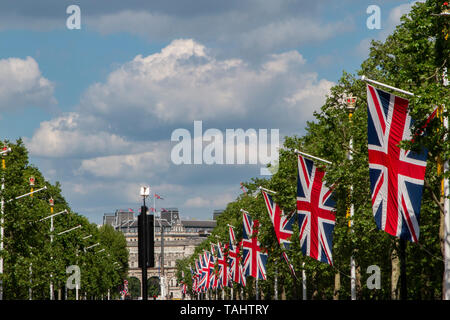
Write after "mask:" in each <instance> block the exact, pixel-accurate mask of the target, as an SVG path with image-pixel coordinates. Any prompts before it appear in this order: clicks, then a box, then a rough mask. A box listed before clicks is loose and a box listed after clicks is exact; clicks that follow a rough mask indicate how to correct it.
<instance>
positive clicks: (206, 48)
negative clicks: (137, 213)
mask: <svg viewBox="0 0 450 320" xmlns="http://www.w3.org/2000/svg"><path fill="white" fill-rule="evenodd" d="M71 4H77V5H79V7H80V9H81V30H69V29H67V28H66V19H67V18H68V17H69V15H68V14H67V13H66V8H67V7H68V6H69V5H71ZM372 4H375V5H378V6H379V7H380V9H381V27H382V28H381V29H380V30H369V29H368V28H367V27H366V20H367V18H368V17H369V15H368V14H367V13H366V9H367V7H368V6H369V5H372ZM411 5H412V2H407V1H394V0H392V1H391V0H386V1H356V0H343V1H338V2H332V1H321V0H319V1H314V2H311V1H301V0H299V1H256V0H254V1H250V0H249V1H227V2H223V1H221V2H219V1H203V0H197V1H151V2H148V1H115V0H114V1H87V0H86V1H57V0H54V1H51V0H42V1H31V0H30V1H28V0H27V1H14V2H13V1H10V2H8V3H2V4H0V87H3V90H0V137H1V139H5V138H6V139H10V140H15V139H17V138H19V137H22V138H23V139H24V140H25V142H26V144H27V147H28V148H29V150H30V159H31V162H32V163H33V164H35V165H37V166H38V167H39V168H40V169H41V170H42V172H43V173H44V175H45V177H46V178H47V179H48V180H50V181H51V182H55V181H60V182H61V184H62V189H63V194H64V196H65V197H66V199H67V200H68V201H69V203H70V205H71V207H72V209H73V210H75V211H77V212H79V213H81V214H83V215H86V216H87V217H88V218H89V219H90V220H91V221H92V222H95V223H100V222H101V219H102V216H103V213H105V212H113V211H114V210H115V209H117V208H134V209H137V208H138V207H139V205H140V200H139V197H138V190H139V186H140V185H141V184H144V183H145V184H149V185H150V186H152V187H153V190H154V192H156V193H158V194H160V195H162V196H163V197H164V200H161V201H159V202H158V203H157V208H159V207H178V208H179V209H180V212H181V215H182V216H184V217H190V218H197V219H210V218H212V212H213V210H214V209H221V208H224V207H225V206H226V203H228V202H229V201H232V200H233V199H234V198H235V197H236V196H237V195H238V194H239V193H240V192H241V190H240V188H239V183H240V182H241V181H246V180H248V179H250V178H251V177H258V176H259V168H260V166H259V165H201V166H193V165H180V166H175V165H174V164H173V163H172V162H171V159H170V150H171V147H172V146H173V143H172V142H171V141H170V137H171V133H172V132H173V131H174V130H175V129H177V128H186V129H187V130H189V131H191V132H192V130H193V121H194V120H202V121H203V127H204V129H207V128H218V129H220V130H225V129H226V128H236V129H237V128H243V129H249V128H255V129H258V128H267V129H272V128H276V129H279V130H280V133H281V134H282V135H283V134H302V133H303V128H304V125H305V121H306V120H312V112H313V111H314V110H318V109H319V108H320V106H321V103H323V101H324V100H325V96H326V94H327V92H328V90H329V88H330V87H331V86H332V85H333V84H334V83H335V82H336V81H337V80H338V79H339V78H340V76H341V74H342V71H343V70H346V71H347V72H355V70H357V68H358V67H359V65H360V64H361V62H362V61H363V60H364V59H365V58H366V56H367V52H368V43H369V41H370V39H380V40H382V39H384V38H385V37H386V35H388V34H389V33H390V32H392V30H394V28H395V25H397V24H398V23H399V22H400V19H399V18H400V16H401V14H404V13H407V12H408V11H409V10H410V7H411Z"/></svg>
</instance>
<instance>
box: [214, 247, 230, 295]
mask: <svg viewBox="0 0 450 320" xmlns="http://www.w3.org/2000/svg"><path fill="white" fill-rule="evenodd" d="M217 264H218V265H219V277H218V279H219V286H220V287H221V288H225V287H227V286H228V285H229V283H230V281H229V280H230V277H229V272H228V269H229V268H228V263H227V257H226V255H225V250H224V248H223V247H222V245H221V243H220V242H219V243H217Z"/></svg>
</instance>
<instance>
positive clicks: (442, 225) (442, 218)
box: [439, 192, 445, 300]
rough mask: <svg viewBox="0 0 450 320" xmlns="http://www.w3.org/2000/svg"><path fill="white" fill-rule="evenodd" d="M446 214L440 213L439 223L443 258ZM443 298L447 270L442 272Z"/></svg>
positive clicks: (442, 202)
mask: <svg viewBox="0 0 450 320" xmlns="http://www.w3.org/2000/svg"><path fill="white" fill-rule="evenodd" d="M440 202H441V205H442V206H444V194H443V192H441V199H440ZM444 237H445V216H444V214H443V213H442V212H441V214H440V223H439V242H440V244H441V254H442V258H444V259H445V239H444ZM442 300H445V271H444V273H443V274H442Z"/></svg>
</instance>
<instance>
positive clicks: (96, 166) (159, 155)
mask: <svg viewBox="0 0 450 320" xmlns="http://www.w3.org/2000/svg"><path fill="white" fill-rule="evenodd" d="M169 165H170V158H169V156H168V152H167V150H164V149H163V148H161V147H158V148H154V149H153V151H148V152H143V153H138V154H127V155H113V156H106V157H98V158H92V159H86V160H82V161H81V166H80V169H79V172H80V173H88V174H93V175H94V176H96V177H104V178H116V179H130V178H134V179H137V178H139V177H142V176H143V175H145V176H147V177H149V178H151V177H153V176H154V175H155V174H156V172H158V173H159V174H161V173H162V171H166V170H167V169H168V168H169Z"/></svg>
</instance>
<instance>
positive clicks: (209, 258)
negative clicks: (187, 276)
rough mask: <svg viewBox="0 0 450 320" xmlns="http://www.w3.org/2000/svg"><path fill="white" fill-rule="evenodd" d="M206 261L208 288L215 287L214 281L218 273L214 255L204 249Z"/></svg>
mask: <svg viewBox="0 0 450 320" xmlns="http://www.w3.org/2000/svg"><path fill="white" fill-rule="evenodd" d="M204 256H205V261H206V265H207V274H208V276H207V282H206V289H215V288H214V283H215V278H216V273H215V271H214V256H213V255H212V254H211V253H210V252H209V251H204Z"/></svg>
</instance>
